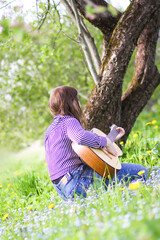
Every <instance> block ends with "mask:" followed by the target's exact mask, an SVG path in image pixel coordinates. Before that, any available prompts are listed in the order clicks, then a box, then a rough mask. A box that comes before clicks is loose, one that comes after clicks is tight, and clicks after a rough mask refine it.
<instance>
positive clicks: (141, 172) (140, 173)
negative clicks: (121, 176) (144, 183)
mask: <svg viewBox="0 0 160 240" xmlns="http://www.w3.org/2000/svg"><path fill="white" fill-rule="evenodd" d="M143 173H145V171H144V170H142V171H139V172H138V173H137V174H138V175H140V176H142V175H143Z"/></svg>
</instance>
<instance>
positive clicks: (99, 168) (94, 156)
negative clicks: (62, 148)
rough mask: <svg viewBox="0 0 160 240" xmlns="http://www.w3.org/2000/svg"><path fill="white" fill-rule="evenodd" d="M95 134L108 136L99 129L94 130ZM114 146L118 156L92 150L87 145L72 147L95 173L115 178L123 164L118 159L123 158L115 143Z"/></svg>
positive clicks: (99, 150)
mask: <svg viewBox="0 0 160 240" xmlns="http://www.w3.org/2000/svg"><path fill="white" fill-rule="evenodd" d="M93 132H94V133H96V134H98V135H100V136H104V137H105V136H106V134H105V133H103V132H102V131H100V130H99V129H97V128H94V129H93ZM113 145H114V147H115V149H116V152H117V156H114V155H112V154H111V153H109V152H107V151H104V150H103V149H100V148H98V149H97V148H91V147H87V146H85V145H78V144H77V143H75V142H73V143H72V147H73V149H74V151H75V152H76V153H77V154H78V156H79V157H80V158H81V159H82V160H83V161H84V162H85V163H86V164H87V165H88V166H90V167H91V168H92V169H93V170H94V171H96V172H97V173H99V174H100V175H101V176H103V177H105V178H109V176H110V177H111V178H113V177H114V176H115V173H116V172H118V171H119V170H120V169H121V163H120V161H119V158H118V157H119V156H122V151H121V149H120V148H119V147H118V146H117V145H116V144H115V143H114V142H113Z"/></svg>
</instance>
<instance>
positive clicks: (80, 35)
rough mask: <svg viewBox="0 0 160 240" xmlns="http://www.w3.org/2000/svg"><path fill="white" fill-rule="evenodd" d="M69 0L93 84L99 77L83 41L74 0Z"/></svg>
mask: <svg viewBox="0 0 160 240" xmlns="http://www.w3.org/2000/svg"><path fill="white" fill-rule="evenodd" d="M70 1H71V4H72V8H73V11H74V14H75V19H76V22H77V27H78V31H79V40H80V42H81V46H82V49H83V51H84V54H85V57H86V60H87V63H88V67H89V70H90V72H91V75H92V77H93V80H94V82H95V84H97V83H98V82H99V77H98V75H97V72H96V70H95V67H94V64H93V61H92V58H91V54H90V51H89V49H88V45H87V43H86V41H85V38H84V33H83V28H82V25H81V21H80V17H79V14H78V11H77V7H76V5H75V0H70Z"/></svg>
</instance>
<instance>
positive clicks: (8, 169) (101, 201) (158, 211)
mask: <svg viewBox="0 0 160 240" xmlns="http://www.w3.org/2000/svg"><path fill="white" fill-rule="evenodd" d="M142 117H143V116H142ZM145 119H146V118H145ZM147 123H149V124H147ZM156 126H157V127H156ZM159 128H160V126H159V122H158V120H157V119H156V118H154V119H153V118H152V117H151V119H149V118H148V119H147V121H144V119H140V120H138V121H137V123H136V125H135V127H134V129H133V131H132V132H131V134H130V136H129V138H128V140H127V142H126V144H125V145H124V143H123V142H121V143H120V145H121V148H122V149H123V157H122V158H121V162H132V163H138V164H142V165H144V166H145V167H146V168H147V169H148V173H149V178H148V180H147V182H146V184H144V183H143V182H139V181H138V182H134V183H131V184H128V185H124V184H119V183H116V185H115V186H114V187H109V188H108V190H107V191H105V190H104V187H102V186H101V187H100V188H99V189H98V190H97V189H96V191H95V190H94V189H92V188H90V189H89V190H88V196H87V198H86V199H79V198H76V199H75V201H68V202H64V201H63V200H61V199H60V198H59V197H58V196H57V193H56V192H55V190H54V189H53V186H52V184H51V182H50V180H49V177H48V170H47V166H46V164H45V161H44V152H43V148H40V149H36V150H35V151H30V152H26V151H24V152H22V153H21V154H19V155H17V154H13V156H12V155H10V157H9V158H8V159H7V160H6V161H5V158H3V160H4V161H3V169H1V170H0V171H1V173H3V178H2V177H1V178H0V201H1V203H0V207H1V209H0V236H1V239H2V240H3V239H26V240H27V239H49V240H51V239H57V240H58V239H66V240H68V239H69V240H70V239H72V240H75V239H77V240H80V239H87V240H94V239H95V240H97V239H104V240H106V239H113V240H114V239H115V240H121V239H123V240H124V239H126V240H127V239H131V240H132V239H133V240H134V239H138V240H141V239H147V240H154V239H155V240H157V239H158V238H159V236H160V228H159V222H160V201H159V199H160V143H159V136H160V129H159ZM6 156H7V155H6ZM17 156H19V157H17ZM13 163H14V164H13ZM138 174H139V175H141V176H143V171H140V172H139V173H138Z"/></svg>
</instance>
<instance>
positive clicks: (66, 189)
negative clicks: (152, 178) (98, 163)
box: [45, 86, 147, 200]
mask: <svg viewBox="0 0 160 240" xmlns="http://www.w3.org/2000/svg"><path fill="white" fill-rule="evenodd" d="M49 108H50V112H51V114H52V115H53V116H54V121H53V122H52V124H51V125H50V126H49V127H48V129H47V131H46V135H45V152H46V162H47V166H48V171H49V176H50V179H51V181H52V183H53V186H54V188H55V189H56V191H57V193H58V194H59V195H60V197H61V198H62V199H64V200H67V199H69V198H74V196H75V194H76V195H78V196H83V197H86V196H87V189H88V188H89V186H90V185H93V186H94V184H95V181H96V180H95V179H97V180H99V181H102V178H103V177H102V176H101V175H99V174H98V173H96V172H94V170H93V169H91V168H90V167H89V166H88V165H86V164H85V163H84V162H83V161H82V160H81V159H80V158H79V157H78V155H77V154H76V153H75V152H74V150H73V149H72V142H76V143H78V144H81V145H86V146H89V147H93V148H101V147H105V148H106V149H107V150H108V151H110V152H112V154H114V155H115V154H116V152H115V149H114V147H113V145H112V142H111V141H110V139H109V135H108V136H107V137H102V136H98V135H97V134H96V133H92V132H91V131H86V130H84V129H83V128H82V126H81V124H80V120H81V115H82V110H81V106H80V102H79V99H78V92H77V90H76V89H75V88H73V87H69V86H60V87H57V88H55V89H54V90H53V91H52V93H51V95H50V100H49ZM117 129H118V130H119V134H118V136H117V138H116V140H118V139H119V138H121V137H122V136H123V135H124V129H123V128H117ZM142 170H144V171H145V174H144V175H143V178H144V179H146V177H147V171H146V169H145V168H144V167H143V166H141V165H138V164H131V163H126V164H125V163H122V169H121V170H120V171H119V172H118V173H117V179H118V180H119V181H120V180H122V179H123V180H125V181H128V179H130V180H133V179H135V178H137V177H139V178H140V176H138V175H137V173H138V172H139V171H142ZM104 184H105V186H108V184H109V180H108V179H106V180H105V182H104Z"/></svg>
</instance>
